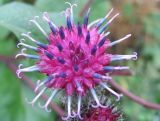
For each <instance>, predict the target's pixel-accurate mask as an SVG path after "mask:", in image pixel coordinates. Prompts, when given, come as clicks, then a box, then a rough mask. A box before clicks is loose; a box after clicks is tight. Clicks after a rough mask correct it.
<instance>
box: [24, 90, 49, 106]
mask: <svg viewBox="0 0 160 121" xmlns="http://www.w3.org/2000/svg"><path fill="white" fill-rule="evenodd" d="M46 89H47V87H44V88H43V89H42V90H41V91H40V92H39V94H38V95H37V96H36V97H35V98H34V99H33V100H32V101H31V102H30V101H28V99H26V101H27V102H28V103H29V104H32V106H33V105H34V103H35V102H36V101H37V100H38V99H39V98H40V96H41V95H42V94H43V93H44V91H45V90H46Z"/></svg>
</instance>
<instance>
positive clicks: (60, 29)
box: [59, 26, 65, 40]
mask: <svg viewBox="0 0 160 121" xmlns="http://www.w3.org/2000/svg"><path fill="white" fill-rule="evenodd" d="M59 35H60V37H61V39H62V40H63V39H64V38H65V34H64V31H63V27H62V26H61V27H60V28H59Z"/></svg>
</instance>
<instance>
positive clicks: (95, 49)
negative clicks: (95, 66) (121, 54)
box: [91, 45, 97, 55]
mask: <svg viewBox="0 0 160 121" xmlns="http://www.w3.org/2000/svg"><path fill="white" fill-rule="evenodd" d="M96 51H97V45H94V46H93V48H92V49H91V54H92V55H95V54H96Z"/></svg>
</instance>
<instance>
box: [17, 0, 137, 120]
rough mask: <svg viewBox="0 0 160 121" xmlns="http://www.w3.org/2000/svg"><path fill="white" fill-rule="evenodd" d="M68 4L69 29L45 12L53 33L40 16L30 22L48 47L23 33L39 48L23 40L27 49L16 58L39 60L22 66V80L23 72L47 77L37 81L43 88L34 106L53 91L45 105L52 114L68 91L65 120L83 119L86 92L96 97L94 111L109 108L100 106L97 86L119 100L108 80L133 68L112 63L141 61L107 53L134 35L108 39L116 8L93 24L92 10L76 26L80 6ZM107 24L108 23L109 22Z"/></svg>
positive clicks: (131, 56) (134, 57)
mask: <svg viewBox="0 0 160 121" xmlns="http://www.w3.org/2000/svg"><path fill="white" fill-rule="evenodd" d="M68 4H69V5H70V7H69V8H67V9H66V11H65V16H66V21H67V22H66V23H67V24H66V26H60V27H57V26H56V25H55V24H54V23H53V22H52V21H51V20H50V18H49V16H48V14H47V13H46V12H45V13H44V15H43V19H44V20H45V21H46V22H48V24H49V27H50V30H51V32H50V33H49V34H47V33H46V32H45V31H44V29H43V28H42V27H41V26H40V24H39V23H38V22H37V21H36V19H37V17H34V19H33V20H30V21H31V22H32V23H34V24H35V25H36V26H37V27H38V28H39V30H40V31H41V32H42V33H43V34H44V36H45V37H46V40H47V44H46V43H42V42H40V41H38V40H36V39H34V38H33V37H32V36H31V33H30V32H29V33H27V34H26V33H23V34H22V36H23V37H24V38H25V39H29V40H31V41H32V42H33V43H35V45H36V47H35V46H31V45H28V44H25V43H24V39H22V40H21V41H20V43H19V44H18V46H20V45H22V46H24V47H25V48H23V49H22V51H21V53H20V54H17V56H16V57H18V56H24V57H27V58H31V59H36V60H37V62H36V64H35V65H34V66H31V67H26V68H21V67H22V64H20V66H19V69H18V70H17V75H18V77H21V76H20V74H21V73H22V72H32V71H39V72H40V73H42V74H44V75H46V76H47V77H46V79H45V80H44V81H38V82H37V87H36V89H35V91H37V90H39V89H40V88H42V87H43V88H42V89H41V91H40V92H39V93H38V95H37V96H36V97H35V98H34V99H33V100H32V102H30V103H32V104H34V103H35V102H36V101H37V99H38V98H39V97H40V96H41V95H42V94H43V93H44V92H45V91H46V90H47V89H51V90H53V91H52V94H51V96H50V98H49V99H48V101H47V102H46V103H45V105H44V106H41V107H42V108H45V109H46V110H47V111H50V110H48V106H49V104H50V102H51V101H52V99H53V98H54V97H55V96H56V94H57V93H58V92H59V91H60V90H65V92H66V97H67V107H68V109H67V111H68V113H67V117H63V119H64V120H67V119H68V118H70V117H74V116H76V115H78V116H79V117H80V118H81V115H80V110H81V101H82V99H83V96H85V95H86V92H90V93H91V94H92V97H93V98H94V100H95V102H96V105H92V106H93V107H94V108H98V107H99V108H98V109H100V108H106V106H105V105H102V104H101V103H100V101H99V99H98V96H97V94H96V91H95V89H94V88H95V87H96V86H97V85H101V86H102V87H103V88H105V89H107V90H108V91H109V92H111V93H112V94H113V95H115V96H116V97H117V100H119V99H120V97H121V96H122V95H120V94H118V93H116V92H115V91H114V90H112V89H111V88H109V87H108V86H107V84H106V83H107V81H109V80H110V79H112V77H110V75H109V73H110V72H111V71H113V70H126V69H129V67H126V66H117V67H115V66H112V65H111V62H113V61H121V60H130V59H136V58H137V54H136V53H133V54H132V55H112V54H109V53H107V51H106V50H107V49H108V48H111V47H112V46H114V45H116V44H118V43H120V42H121V41H123V40H125V39H127V38H129V37H130V36H131V34H128V35H126V36H124V37H123V38H121V39H118V40H116V41H114V42H110V40H109V39H108V37H107V36H108V35H109V34H110V32H106V30H107V28H108V26H109V25H110V24H111V22H112V21H113V20H114V19H115V18H116V17H117V16H118V15H119V14H116V15H114V16H113V17H112V18H111V19H110V20H108V21H107V19H108V17H109V16H110V14H111V13H112V11H113V9H112V10H111V11H110V12H109V13H108V14H107V15H106V16H105V17H104V18H101V19H98V20H96V21H94V22H92V23H90V24H89V22H88V19H89V13H90V9H89V10H88V12H87V13H86V15H85V17H84V22H83V24H80V23H79V22H78V24H75V23H74V21H73V7H74V6H76V5H75V4H74V5H71V4H70V3H68ZM106 21H107V23H105V22H106ZM103 24H104V25H103ZM26 48H28V49H31V50H33V51H36V52H37V55H31V54H26V53H25V52H24V51H25V50H26ZM74 94H75V95H76V96H77V97H78V98H77V99H78V103H77V112H76V113H75V112H74V113H72V109H71V104H72V96H73V95H74ZM95 110H97V109H95ZM104 110H106V109H104Z"/></svg>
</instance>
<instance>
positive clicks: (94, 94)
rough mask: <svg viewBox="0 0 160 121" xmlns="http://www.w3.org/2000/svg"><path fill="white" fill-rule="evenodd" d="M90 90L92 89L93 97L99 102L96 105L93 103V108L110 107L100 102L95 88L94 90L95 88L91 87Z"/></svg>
mask: <svg viewBox="0 0 160 121" xmlns="http://www.w3.org/2000/svg"><path fill="white" fill-rule="evenodd" d="M90 91H91V94H92V96H93V98H94V99H95V101H96V103H97V104H96V105H93V104H92V107H93V108H98V107H102V108H106V107H108V106H104V105H102V104H101V103H100V102H99V99H98V97H97V94H96V92H95V90H94V89H93V88H91V89H90Z"/></svg>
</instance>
